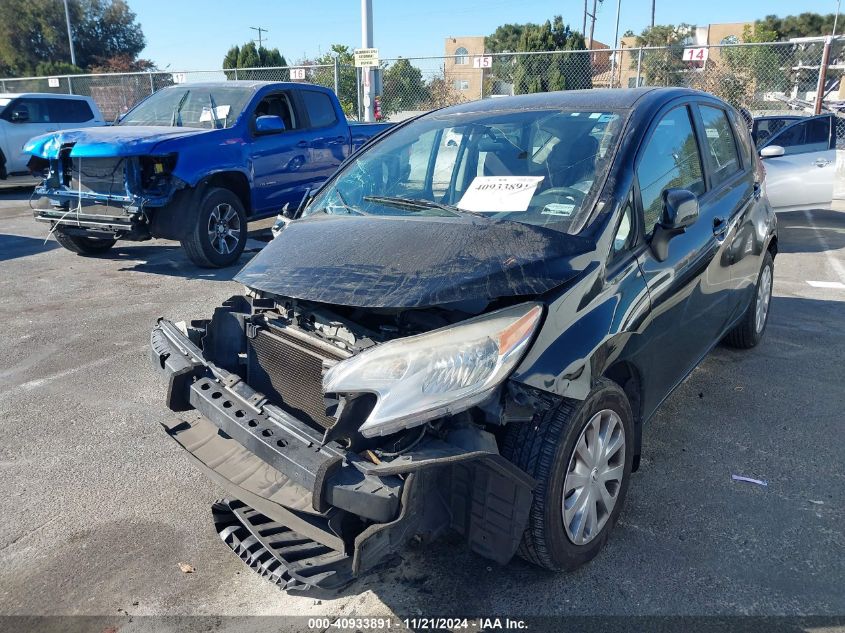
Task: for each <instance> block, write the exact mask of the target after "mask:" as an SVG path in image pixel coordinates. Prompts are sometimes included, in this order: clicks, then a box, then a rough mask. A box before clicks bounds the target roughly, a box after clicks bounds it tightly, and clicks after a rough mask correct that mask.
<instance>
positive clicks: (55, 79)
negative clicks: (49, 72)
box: [47, 77, 59, 88]
mask: <svg viewBox="0 0 845 633" xmlns="http://www.w3.org/2000/svg"><path fill="white" fill-rule="evenodd" d="M47 85H48V86H50V87H51V88H58V87H59V78H58V77H50V78H49V79H48V80H47Z"/></svg>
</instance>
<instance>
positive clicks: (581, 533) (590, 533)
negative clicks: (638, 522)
mask: <svg viewBox="0 0 845 633" xmlns="http://www.w3.org/2000/svg"><path fill="white" fill-rule="evenodd" d="M624 473H625V429H624V427H623V426H622V420H621V418H620V417H619V414H617V413H616V412H615V411H612V410H611V409H604V410H602V411H599V412H598V413H596V414H595V415H594V416H593V417H592V418H590V421H589V422H587V425H586V426H585V427H584V430H582V431H581V435H580V436H579V437H578V441H577V442H575V449H574V450H573V452H572V457H571V458H570V459H569V468H567V471H566V478H565V479H564V481H563V508H562V512H563V525H564V527H565V529H566V535H567V536H568V537H569V540H570V541H572V542H573V543H575V544H576V545H585V544H587V543H589V542H590V541H592V540H593V539H594V538H595V537H596V536H598V534H599V533H600V532H601V530H602V528H604V526H605V524H606V523H607V520H608V519H609V518H610V515H611V513H612V512H613V508H614V506H615V505H616V500H617V499H618V497H619V491H620V490H621V489H622V478H623V477H624Z"/></svg>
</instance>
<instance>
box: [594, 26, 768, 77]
mask: <svg viewBox="0 0 845 633" xmlns="http://www.w3.org/2000/svg"><path fill="white" fill-rule="evenodd" d="M745 27H750V28H753V27H754V23H753V22H730V23H725V24H708V25H707V26H695V27H693V30H692V34H691V35H690V36H689V37H688V38H687V41H686V42H685V43H684V44H685V46H687V47H711V48H708V59H710V60H713V61H714V62H717V63H718V61H719V59H720V58H721V48H719V47H720V46H724V45H727V44H740V43H741V42H742V41H743V40H742V34H743V33H744V31H745ZM619 48H620V49H621V50H620V51H619V52H617V53H615V56H616V64H615V66H614V72H613V86H614V87H621V88H633V87H635V86H636V85H637V77H638V76H639V78H640V79H639V81H640V85H644V81H645V78H644V77H643V74H642V72H639V73H638V71H637V61H638V56H639V49H638V48H637V37H636V36H635V35H631V36H629V37H623V38H622V39H621V40H620V42H619ZM703 67H704V63H703V62H690V70H696V69H703ZM608 78H609V75H608ZM605 85H607V82H606V83H605Z"/></svg>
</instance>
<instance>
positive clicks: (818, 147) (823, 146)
mask: <svg viewBox="0 0 845 633" xmlns="http://www.w3.org/2000/svg"><path fill="white" fill-rule="evenodd" d="M836 123H837V119H836V117H834V115H832V114H822V115H819V116H812V117H806V118H802V119H797V120H794V121H791V122H789V123H788V124H787V125H785V126H784V127H783V128H781V129H780V130H778V131H777V132H775V133H774V134H772V136H770V137H769V138H767V139H765V141H764V142H762V143H761V147H760V157H761V158H763V160H764V162H763V165H764V167H765V168H766V192H767V193H768V195H769V202H770V203H771V205H772V207H773V208H774V209H775V210H776V211H793V210H799V209H811V208H815V209H826V208H829V207H830V204H831V201H832V200H833V185H834V179H835V177H836V151H837V150H836V144H837V125H836Z"/></svg>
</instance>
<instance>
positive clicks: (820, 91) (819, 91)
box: [813, 36, 833, 114]
mask: <svg viewBox="0 0 845 633" xmlns="http://www.w3.org/2000/svg"><path fill="white" fill-rule="evenodd" d="M832 41H833V38H832V37H830V36H827V37H826V38H824V50H823V51H822V63H821V64H820V65H819V83H818V86H817V87H816V105H815V107H814V108H813V113H814V114H821V113H822V101H824V84H825V79H826V78H827V67H828V64H830V44H831V42H832Z"/></svg>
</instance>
